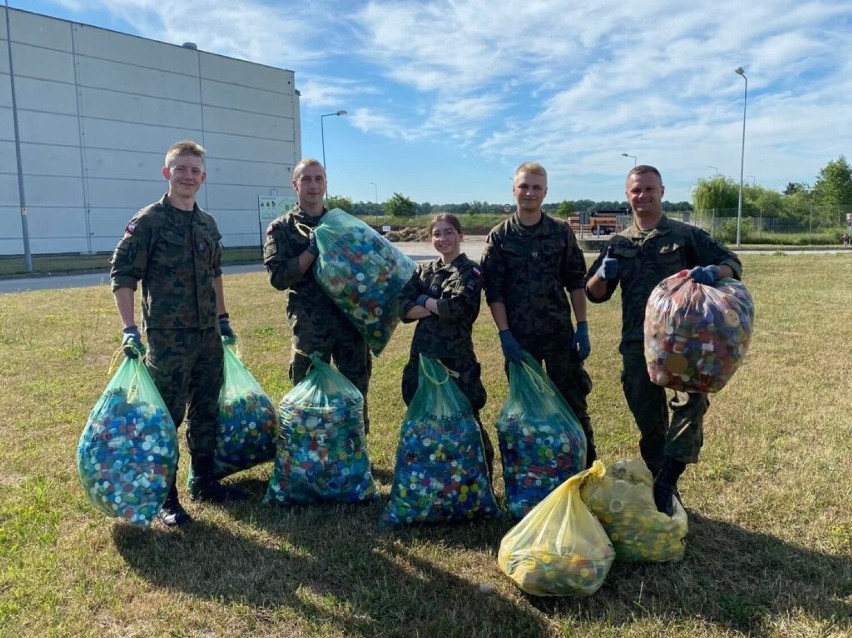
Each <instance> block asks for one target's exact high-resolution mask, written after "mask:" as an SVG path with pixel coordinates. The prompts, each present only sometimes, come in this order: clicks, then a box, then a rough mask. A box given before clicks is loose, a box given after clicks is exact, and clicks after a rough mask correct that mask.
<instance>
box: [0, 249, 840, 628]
mask: <svg viewBox="0 0 852 638" xmlns="http://www.w3.org/2000/svg"><path fill="white" fill-rule="evenodd" d="M743 262H744V265H745V275H746V279H745V280H746V283H747V285H748V286H749V288H750V290H751V291H752V293H753V294H754V297H755V301H756V312H757V319H756V326H757V329H756V332H755V334H754V337H753V340H752V343H751V347H750V351H749V353H748V356H747V357H746V360H745V362H744V364H743V366H742V367H741V369H740V370H739V371H738V372H737V373H736V374H735V375H734V378H733V379H732V380H731V382H730V383H729V384H728V386H727V387H726V388H725V389H724V390H722V392H720V393H719V394H718V395H715V396H713V397H712V398H711V401H712V406H711V408H710V412H709V413H708V417H707V421H706V428H705V437H706V443H705V447H704V450H703V453H702V461H701V463H699V464H697V465H694V466H690V468H689V469H688V470H687V472H686V474H685V476H684V478H683V479H682V481H681V492H682V494H683V498H684V501H685V503H686V505H687V509H688V512H689V525H690V531H689V536H688V542H687V549H686V556H685V558H684V560H683V561H682V562H680V563H677V564H671V565H650V564H619V563H616V564H615V565H614V566H613V568H612V570H611V572H610V574H609V576H608V578H607V580H606V582H605V584H604V586H603V587H602V588H601V589H600V590H599V591H598V592H597V593H596V594H594V595H593V596H592V597H590V598H586V599H572V598H560V599H536V598H533V597H528V596H526V595H524V594H523V593H521V592H520V591H519V590H518V589H517V588H515V586H514V585H513V584H512V583H511V582H510V581H509V580H508V579H507V578H506V577H505V576H503V575H502V573H501V572H500V570H499V569H498V567H497V564H496V551H497V547H498V545H499V542H500V539H501V537H502V536H503V534H504V533H505V532H506V531H508V529H509V527H510V526H511V523H510V522H508V521H502V520H498V521H487V522H477V523H469V524H461V525H437V526H427V527H414V528H406V529H394V530H384V529H381V528H379V527H378V525H377V521H378V518H379V515H380V513H381V511H382V507H383V504H384V501H382V502H380V503H377V504H373V505H368V506H346V507H344V506H331V505H329V506H318V507H303V508H295V509H292V510H288V509H279V508H276V507H273V506H265V505H261V504H260V503H259V502H258V501H259V499H260V498H261V497H262V495H263V494H264V492H265V488H266V481H267V480H268V478H269V476H270V474H271V471H272V466H271V464H265V465H263V466H261V467H258V468H255V469H253V470H251V471H249V472H246V473H243V474H242V475H239V476H237V477H235V478H234V479H233V480H234V482H235V483H236V484H238V485H240V486H242V487H244V488H245V489H247V490H248V491H250V492H251V493H252V494H253V496H254V501H252V502H249V503H244V504H238V505H233V506H226V507H211V506H200V505H196V504H193V503H191V502H189V501H188V500H187V503H186V505H187V509H188V510H189V511H190V513H191V514H192V515H193V516H194V517H195V519H196V522H195V523H194V524H193V525H192V526H190V528H189V529H187V530H186V531H185V532H172V531H168V530H165V529H164V528H162V527H159V526H154V527H152V528H150V529H147V530H143V529H137V528H132V527H130V526H128V525H126V524H124V523H121V522H119V521H117V520H115V519H108V518H106V517H104V516H103V515H102V514H100V513H98V512H97V511H96V510H95V509H94V508H93V507H92V506H91V505H90V504H89V503H88V501H87V500H86V497H85V495H84V494H83V490H82V489H81V487H80V484H79V481H78V479H77V475H76V465H75V451H76V445H77V440H78V437H79V435H80V432H81V431H82V429H83V426H84V424H85V422H86V418H87V416H88V412H89V410H90V409H91V407H92V406H93V405H94V403H95V401H96V400H97V398H98V396H99V394H100V392H101V390H102V389H103V387H104V385H105V384H106V382H107V381H108V371H109V366H110V361H111V359H112V356H113V353H114V352H115V350H116V349H117V348H118V346H119V332H120V330H119V321H118V318H117V316H116V312H115V308H114V303H113V300H112V296H111V294H110V292H109V289H108V287H107V286H105V285H103V286H98V287H93V288H80V289H75V290H61V291H39V292H26V293H15V294H8V295H4V296H2V297H0V387H2V393H0V450H2V457H0V458H2V462H0V636H15V637H18V636H21V637H25V638H36V637H38V638H42V637H54V636H56V637H58V636H63V637H64V636H92V637H95V636H97V637H100V636H115V637H119V636H121V637H131V636H132V637H137V636H146V637H147V636H186V637H190V636H191V637H196V636H198V637H200V636H205V637H208V636H259V637H267V636H269V637H271V636H276V637H278V636H287V637H289V636H317V637H323V638H324V637H326V636H383V637H389V636H399V637H406V638H408V637H413V636H423V637H431V636H459V637H462V636H463V637H468V636H474V637H483V638H484V637H491V636H506V637H517V636H521V637H526V636H531V637H537V636H577V637H589V638H591V637H598V636H609V637H613V638H615V637H622V636H627V637H638V636H642V637H645V636H648V637H650V636H672V637H675V638H693V637H714V638H715V637H729V636H760V637H779V638H781V637H785V638H786V637H788V636H790V637H792V636H797V637H798V636H802V637H810V636H813V637H837V638H840V637H841V636H848V635H850V634H852V481H850V476H852V412H850V398H852V357H850V355H849V344H850V336H849V317H850V316H852V286H850V283H849V282H850V281H852V255H850V254H843V255H795V256H789V255H788V256H783V255H769V254H767V255H746V256H744V257H743ZM226 294H227V296H228V305H229V310H230V313H231V316H232V317H233V325H234V328H235V329H236V331H237V333H238V335H239V336H240V349H241V354H242V357H243V360H244V361H245V363H246V364H247V365H248V366H249V368H250V369H251V370H252V371H253V372H254V374H255V376H256V377H257V378H258V380H259V381H260V382H261V383H262V384H263V385H264V387H265V388H266V389H267V391H268V393H269V394H270V395H271V396H272V397H273V398H274V399H275V400H276V401H277V400H278V399H280V397H281V396H282V395H283V393H284V392H286V391H287V390H288V389H289V387H290V384H289V382H288V381H287V378H286V369H287V357H288V352H289V339H290V334H289V328H288V327H287V324H286V320H285V318H284V306H283V296H282V294H281V293H278V292H276V291H274V290H273V289H272V288H270V287H269V285H268V284H267V282H266V280H265V277H264V275H263V274H262V273H248V274H243V275H233V276H228V277H226ZM619 321H620V304H619V302H618V301H617V300H614V301H612V302H610V303H608V304H604V305H602V306H592V307H591V308H590V324H591V333H592V343H593V352H592V356H591V358H590V359H589V362H588V369H589V371H590V373H591V375H592V378H593V380H594V383H595V389H594V391H593V393H592V395H591V396H590V411H591V414H592V417H593V419H594V422H595V428H596V433H597V434H596V436H597V442H598V448H599V453H600V454H601V457H602V460H603V461H604V462H605V463H612V462H615V461H616V460H618V459H621V458H632V457H636V456H637V454H638V453H637V449H636V441H637V434H636V430H635V426H634V425H633V422H632V419H631V417H630V414H629V412H628V411H627V408H626V406H625V405H624V400H623V398H622V395H621V389H620V385H619V381H618V375H619V368H620V363H619V359H618V355H617V343H618V331H619ZM411 334H412V333H411V326H401V327H400V328H398V330H397V332H396V333H395V335H394V337H393V339H392V340H391V342H390V344H389V346H388V348H387V350H386V351H385V353H384V354H383V355H382V357H381V358H380V359H378V360H377V361H376V365H375V375H374V378H373V383H372V385H371V390H370V401H371V415H372V423H373V428H372V432H371V434H370V441H369V442H370V452H371V458H372V460H373V462H374V463H375V465H376V469H377V472H376V475H377V477H378V481H379V485H380V490H381V493H382V495H383V497H386V496H387V494H388V492H389V490H390V483H391V481H392V474H393V459H394V452H395V449H396V443H397V432H398V428H399V425H400V423H401V420H402V418H403V414H404V406H403V404H402V401H401V400H400V390H399V377H400V371H401V367H402V365H403V364H404V362H405V359H406V357H407V351H408V345H409V343H410V339H411ZM474 338H475V341H476V347H477V353H478V355H479V357H480V359H481V361H482V364H483V368H484V381H485V384H486V387H487V389H488V392H489V402H488V405H487V406H486V408H485V410H484V411H483V418H484V421H485V423H486V424H487V425H488V427H489V428H490V429H491V432H492V436H493V423H494V420H495V417H496V414H497V412H498V411H499V409H500V406H501V404H502V402H503V400H504V399H505V396H506V382H505V378H504V377H503V373H502V369H501V355H500V349H499V345H498V340H497V338H496V334H495V331H494V328H493V326H492V325H491V320H490V317H488V313H487V310H484V311H483V314H482V316H481V317H480V319H479V320H478V322H477V325H476V330H475V336H474ZM181 433H183V429H181ZM182 445H183V443H182ZM183 454H184V456H183V458H184V459H186V458H187V456H186V454H187V453H186V450H185V449H184V451H183ZM185 478H186V465H185V463H184V464H183V465H182V467H181V469H180V475H179V481H180V484H181V485H183V483H184V481H185ZM496 486H497V491H498V496H500V497H502V481H501V480H500V479H499V478H498V479H497V480H496ZM481 585H486V586H485V587H482V588H481ZM491 588H493V589H491Z"/></svg>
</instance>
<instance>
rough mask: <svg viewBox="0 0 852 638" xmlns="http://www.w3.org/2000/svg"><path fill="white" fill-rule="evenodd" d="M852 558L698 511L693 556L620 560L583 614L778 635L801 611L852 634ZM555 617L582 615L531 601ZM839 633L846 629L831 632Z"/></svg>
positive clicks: (557, 603)
mask: <svg viewBox="0 0 852 638" xmlns="http://www.w3.org/2000/svg"><path fill="white" fill-rule="evenodd" d="M850 600H852V557H848V556H847V557H843V556H835V555H830V554H824V553H820V552H818V551H813V550H808V549H805V548H803V547H799V546H796V545H791V544H790V543H786V542H784V541H780V540H778V539H777V538H775V537H773V536H769V535H766V534H761V533H755V532H752V531H749V530H745V529H743V528H741V527H738V526H736V525H733V524H731V523H728V522H724V521H717V520H713V519H710V518H707V517H704V516H702V515H701V514H698V513H694V512H691V513H690V516H689V535H688V536H687V546H686V555H685V557H684V559H683V561H681V562H679V563H671V564H651V563H618V562H616V563H615V564H614V565H613V567H612V570H611V571H610V573H609V576H608V577H607V580H606V582H605V583H604V586H603V587H602V588H601V589H600V590H599V591H598V592H597V593H596V594H595V595H594V596H592V597H591V598H589V599H588V600H586V601H584V602H583V603H582V607H583V612H582V617H583V618H586V619H588V618H595V617H597V618H598V619H603V618H606V619H609V621H610V622H616V623H622V622H630V620H631V619H636V618H643V617H652V616H657V617H665V618H666V619H668V620H673V621H677V620H678V619H682V620H688V619H696V618H700V619H701V620H702V622H703V623H709V624H713V625H717V626H719V627H721V628H724V629H727V630H730V631H733V632H742V633H745V634H747V635H749V636H756V637H761V636H777V635H779V626H780V625H783V624H784V623H785V619H787V618H789V617H791V616H796V615H798V614H801V615H803V616H805V617H808V618H810V619H812V620H813V621H815V622H817V623H820V624H823V625H825V626H826V631H827V632H828V633H826V634H822V633H820V634H819V635H849V634H847V633H844V632H852V603H850ZM531 601H532V603H533V605H534V606H535V607H536V608H537V609H539V610H540V611H542V612H544V613H546V614H548V615H552V614H562V613H569V614H573V615H575V616H576V615H577V614H576V610H577V604H576V601H574V602H573V603H572V602H571V601H569V600H568V599H531ZM773 625H774V626H773ZM832 631H834V632H838V631H840V632H841V633H837V634H835V633H831V632H832Z"/></svg>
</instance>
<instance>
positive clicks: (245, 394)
mask: <svg viewBox="0 0 852 638" xmlns="http://www.w3.org/2000/svg"><path fill="white" fill-rule="evenodd" d="M277 429H278V413H277V411H276V410H275V405H274V404H273V403H272V400H271V399H270V398H269V396H268V395H267V394H266V392H264V390H263V388H262V387H261V385H260V383H258V381H257V379H255V378H254V376H252V374H251V372H249V370H248V368H246V367H245V365H244V364H243V362H242V361H241V360H240V358H239V357H238V356H237V355H236V353H235V352H234V351H233V349H232V348H231V347H228V346H225V381H224V383H223V384H222V390H221V392H220V393H219V427H218V431H217V434H216V456H215V461H214V472H215V475H216V478H222V477H225V476H228V475H230V474H234V473H235V472H239V471H241V470H247V469H249V468H251V467H254V466H255V465H258V464H259V463H263V462H264V461H270V460H272V459H273V458H275V439H276V436H277Z"/></svg>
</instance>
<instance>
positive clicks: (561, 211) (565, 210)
mask: <svg viewBox="0 0 852 638" xmlns="http://www.w3.org/2000/svg"><path fill="white" fill-rule="evenodd" d="M576 210H577V209H576V208H574V202H572V201H570V200H567V199H566V200H565V201H563V202H561V203H560V204H559V206H557V207H556V212H555V213H554V214H555V215H556V216H557V217H568V216H569V215H571V214H572V213H574V212H575V211H576Z"/></svg>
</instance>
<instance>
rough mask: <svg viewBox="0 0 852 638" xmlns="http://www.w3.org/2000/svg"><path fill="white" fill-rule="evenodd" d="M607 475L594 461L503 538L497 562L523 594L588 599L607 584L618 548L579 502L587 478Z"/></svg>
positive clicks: (600, 464)
mask: <svg viewBox="0 0 852 638" xmlns="http://www.w3.org/2000/svg"><path fill="white" fill-rule="evenodd" d="M605 472H606V470H605V468H604V466H603V464H602V463H601V462H600V461H595V463H594V465H593V466H592V468H591V469H589V470H584V471H583V472H580V473H579V474H575V475H574V476H572V477H571V478H569V479H568V480H567V481H565V482H564V483H563V484H562V485H560V486H559V487H557V488H556V489H555V490H553V492H551V493H550V494H549V495H548V496H547V497H546V498H545V499H544V500H543V501H541V502H540V503H539V504H538V505H536V506H535V507H534V508H533V509H532V510H530V513H529V514H527V515H526V516H525V517H524V518H523V519H521V521H520V522H519V523H518V524H517V525H515V526H514V527H513V528H512V529H510V530H509V532H508V533H507V534H506V535H505V536H504V537H503V540H502V541H501V542H500V552H499V553H498V554H497V564H498V565H499V566H500V569H501V570H503V572H504V573H505V574H506V575H507V576H508V577H509V578H511V579H512V580H513V581H514V582H515V584H516V585H517V586H518V587H520V588H521V590H522V591H525V592H526V593H528V594H533V595H535V596H568V595H574V596H588V595H590V594H593V593H595V592H596V591H597V590H598V589H599V588H600V586H601V585H602V584H603V582H604V579H605V578H606V575H607V574H608V573H609V568H610V567H611V566H612V562H613V561H614V560H615V550H614V549H613V547H612V543H610V542H609V538H607V535H606V532H605V531H604V529H603V527H601V524H600V523H599V522H598V520H597V518H595V515H594V514H592V512H591V511H590V510H589V508H588V506H587V505H586V504H585V503H584V502H583V499H582V498H580V486H581V484H582V483H583V481H584V480H586V478H587V477H588V476H590V475H591V476H603V475H604V474H605Z"/></svg>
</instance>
